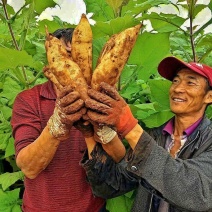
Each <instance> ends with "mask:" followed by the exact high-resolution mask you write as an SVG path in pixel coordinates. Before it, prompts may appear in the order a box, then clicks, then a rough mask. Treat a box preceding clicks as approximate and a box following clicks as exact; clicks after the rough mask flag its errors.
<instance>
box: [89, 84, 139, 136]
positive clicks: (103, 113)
mask: <svg viewBox="0 0 212 212" xmlns="http://www.w3.org/2000/svg"><path fill="white" fill-rule="evenodd" d="M88 96H89V97H90V98H89V99H87V100H86V101H85V105H86V107H87V108H88V111H87V116H88V117H89V118H90V119H91V120H92V121H94V122H97V123H99V124H102V125H107V126H109V127H111V128H113V129H115V131H117V132H118V134H119V135H121V136H122V137H125V136H126V135H127V134H128V133H129V132H130V131H131V130H132V129H133V128H134V127H135V125H136V124H137V123H138V120H137V119H135V118H134V116H133V114H132V112H131V110H130V108H129V106H128V105H127V103H126V102H125V101H124V99H123V98H122V97H121V96H120V95H119V93H118V92H117V91H116V89H115V88H114V87H112V86H110V85H109V84H107V83H104V82H102V83H101V84H100V92H98V91H96V90H94V89H89V90H88Z"/></svg>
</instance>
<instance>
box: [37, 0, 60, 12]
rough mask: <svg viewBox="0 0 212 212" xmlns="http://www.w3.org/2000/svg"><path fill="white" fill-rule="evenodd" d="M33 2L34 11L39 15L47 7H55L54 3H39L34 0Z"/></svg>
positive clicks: (50, 1)
mask: <svg viewBox="0 0 212 212" xmlns="http://www.w3.org/2000/svg"><path fill="white" fill-rule="evenodd" d="M34 2H35V11H36V12H37V13H38V14H41V13H42V12H43V11H44V10H45V9H46V8H47V7H54V6H55V5H56V3H55V1H53V0H48V1H40V0H34Z"/></svg>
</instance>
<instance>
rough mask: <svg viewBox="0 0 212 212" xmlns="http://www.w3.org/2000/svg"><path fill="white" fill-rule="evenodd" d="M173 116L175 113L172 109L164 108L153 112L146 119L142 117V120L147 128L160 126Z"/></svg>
mask: <svg viewBox="0 0 212 212" xmlns="http://www.w3.org/2000/svg"><path fill="white" fill-rule="evenodd" d="M171 117H173V113H172V112H171V111H170V110H164V111H160V112H157V113H153V114H151V115H150V116H149V117H147V118H146V119H142V122H144V124H145V125H146V127H147V128H154V127H159V126H161V125H162V124H164V123H165V122H166V121H168V120H169V119H170V118H171Z"/></svg>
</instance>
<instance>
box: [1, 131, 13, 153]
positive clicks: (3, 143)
mask: <svg viewBox="0 0 212 212" xmlns="http://www.w3.org/2000/svg"><path fill="white" fill-rule="evenodd" d="M10 136H11V133H0V150H3V151H5V149H6V147H7V145H8V142H9V138H10Z"/></svg>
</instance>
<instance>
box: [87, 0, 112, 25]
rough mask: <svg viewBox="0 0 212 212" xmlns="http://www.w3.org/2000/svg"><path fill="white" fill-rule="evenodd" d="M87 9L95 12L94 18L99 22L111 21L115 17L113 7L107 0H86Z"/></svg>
mask: <svg viewBox="0 0 212 212" xmlns="http://www.w3.org/2000/svg"><path fill="white" fill-rule="evenodd" d="M84 2H85V4H86V8H87V11H90V12H92V13H93V16H92V19H94V20H95V21H97V22H99V21H102V22H105V21H109V20H111V19H112V18H114V14H113V10H112V8H111V7H110V6H109V5H108V4H107V3H106V1H105V0H98V1H96V0H84Z"/></svg>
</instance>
